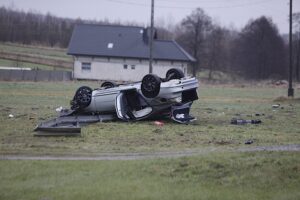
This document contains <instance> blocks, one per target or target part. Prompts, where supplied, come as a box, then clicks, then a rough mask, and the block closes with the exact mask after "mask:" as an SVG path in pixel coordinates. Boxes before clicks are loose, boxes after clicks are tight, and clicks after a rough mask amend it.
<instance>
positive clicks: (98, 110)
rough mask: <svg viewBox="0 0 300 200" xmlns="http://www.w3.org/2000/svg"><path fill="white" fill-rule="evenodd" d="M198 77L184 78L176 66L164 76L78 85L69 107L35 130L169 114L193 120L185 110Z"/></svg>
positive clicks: (178, 119) (194, 94)
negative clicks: (136, 80) (96, 84)
mask: <svg viewBox="0 0 300 200" xmlns="http://www.w3.org/2000/svg"><path fill="white" fill-rule="evenodd" d="M197 88H198V80H197V79H196V78H194V77H185V76H184V73H183V72H182V71H181V70H179V69H176V68H173V69H170V70H169V71H168V72H167V73H166V77H165V78H160V77H158V76H157V75H155V74H147V75H145V76H144V77H143V79H142V81H141V82H136V83H130V84H121V85H116V84H115V83H113V82H104V83H103V84H102V85H101V87H100V88H97V89H91V88H90V87H88V86H82V87H80V88H78V89H77V91H76V93H75V95H74V97H73V99H72V100H71V109H70V110H66V109H64V110H62V111H61V113H60V117H58V118H56V119H54V120H50V121H48V122H44V123H41V124H39V125H38V126H37V128H36V130H38V131H41V130H42V131H43V130H44V131H59V130H62V131H67V130H70V131H74V130H77V129H78V128H80V125H82V124H84V123H91V122H96V121H108V120H114V119H120V120H123V121H137V120H143V119H146V118H161V117H169V118H171V119H173V120H174V121H176V122H179V123H189V122H190V121H193V120H195V118H194V117H192V116H190V114H189V111H190V107H191V105H192V103H193V101H195V100H197V99H198V95H197Z"/></svg>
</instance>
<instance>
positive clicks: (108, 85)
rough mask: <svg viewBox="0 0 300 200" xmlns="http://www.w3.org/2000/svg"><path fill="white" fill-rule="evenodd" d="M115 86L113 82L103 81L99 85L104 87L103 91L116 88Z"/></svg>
mask: <svg viewBox="0 0 300 200" xmlns="http://www.w3.org/2000/svg"><path fill="white" fill-rule="evenodd" d="M116 86H117V84H116V83H114V82H110V81H105V82H103V83H102V84H101V87H104V88H105V89H108V88H114V87H116Z"/></svg>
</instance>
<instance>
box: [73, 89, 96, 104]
mask: <svg viewBox="0 0 300 200" xmlns="http://www.w3.org/2000/svg"><path fill="white" fill-rule="evenodd" d="M92 92H93V90H92V89H91V88H90V87H88V86H82V87H80V88H78V89H77V91H76V93H75V96H74V99H73V101H74V102H76V104H77V107H78V108H80V109H82V108H85V107H87V106H89V105H90V103H91V101H92Z"/></svg>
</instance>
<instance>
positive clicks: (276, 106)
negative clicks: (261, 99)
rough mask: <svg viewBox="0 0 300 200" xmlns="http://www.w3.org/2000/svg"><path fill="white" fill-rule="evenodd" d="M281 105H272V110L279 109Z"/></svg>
mask: <svg viewBox="0 0 300 200" xmlns="http://www.w3.org/2000/svg"><path fill="white" fill-rule="evenodd" d="M279 106H280V104H274V105H272V108H279Z"/></svg>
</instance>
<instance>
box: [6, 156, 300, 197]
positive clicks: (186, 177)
mask: <svg viewBox="0 0 300 200" xmlns="http://www.w3.org/2000/svg"><path fill="white" fill-rule="evenodd" d="M299 163H300V156H299V153H287V152H281V153H280V152H260V153H239V154H238V153H230V154H228V153H218V154H216V153H212V154H209V155H202V156H197V157H188V158H179V159H157V160H140V161H0V171H1V173H0V179H1V181H0V188H1V191H0V199H5V200H10V199H12V200H15V199H47V200H52V199H74V200H76V199H78V200H81V199H118V200H119V199H130V200H132V199H162V200H163V199H170V200H171V199H172V200H174V199H178V200H179V199H210V200H213V199H216V200H219V199H223V200H226V199H228V200H231V199H241V200H245V199H253V200H257V199H272V200H284V199H289V200H292V199H295V200H296V199H299V197H300V190H299V188H300V181H299V180H300V165H299Z"/></svg>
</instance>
